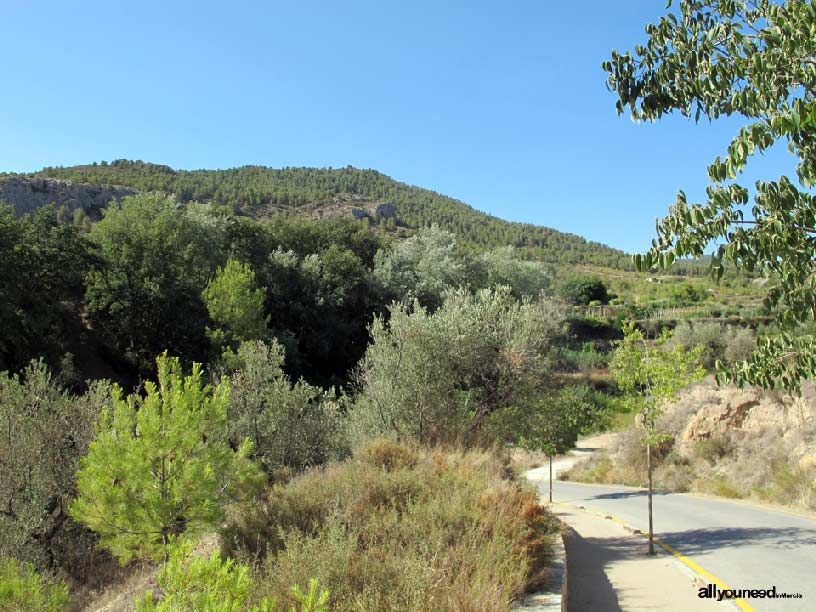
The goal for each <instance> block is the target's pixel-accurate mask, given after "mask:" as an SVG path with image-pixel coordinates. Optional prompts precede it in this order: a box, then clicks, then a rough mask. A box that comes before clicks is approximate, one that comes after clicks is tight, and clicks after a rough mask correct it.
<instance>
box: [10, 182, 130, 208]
mask: <svg viewBox="0 0 816 612" xmlns="http://www.w3.org/2000/svg"><path fill="white" fill-rule="evenodd" d="M135 193H137V191H136V190H135V189H130V188H129V187H118V186H110V187H109V186H98V185H88V184H85V183H74V182H72V181H61V180H57V179H46V178H28V177H16V176H13V177H9V178H5V179H0V201H5V202H8V203H9V204H11V207H12V208H13V209H14V213H15V214H17V215H19V216H22V215H25V214H28V213H32V212H34V211H35V210H37V209H38V208H40V207H42V206H47V205H48V204H55V205H56V207H57V208H59V207H61V206H63V205H65V206H66V207H67V208H68V212H69V213H73V212H74V210H76V209H78V208H81V209H82V210H84V211H85V213H86V214H87V215H88V216H89V217H91V218H92V219H98V218H100V217H101V211H102V209H103V208H105V207H106V206H107V205H108V204H109V203H110V202H111V201H112V200H120V199H122V198H123V197H125V196H129V195H133V194H135Z"/></svg>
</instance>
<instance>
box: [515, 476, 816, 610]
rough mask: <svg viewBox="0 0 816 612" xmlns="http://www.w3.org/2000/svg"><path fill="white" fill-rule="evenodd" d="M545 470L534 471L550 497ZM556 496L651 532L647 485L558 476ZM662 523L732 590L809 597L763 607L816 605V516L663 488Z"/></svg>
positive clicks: (660, 531)
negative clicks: (767, 590)
mask: <svg viewBox="0 0 816 612" xmlns="http://www.w3.org/2000/svg"><path fill="white" fill-rule="evenodd" d="M545 469H546V468H539V469H538V470H533V473H531V474H529V476H530V477H531V480H532V481H533V482H534V483H535V484H536V485H537V486H538V487H539V488H540V490H541V492H542V498H543V499H546V497H544V495H546V489H547V481H546V475H545V472H544V470H545ZM553 501H554V502H556V503H560V504H567V505H571V506H584V507H585V508H586V509H589V510H596V511H599V512H601V513H603V514H606V515H610V516H613V517H616V518H617V519H620V520H622V521H623V522H625V523H627V524H628V525H630V526H632V527H634V528H635V529H640V530H642V531H644V532H645V531H646V530H647V525H648V523H647V515H646V492H645V491H644V490H642V489H637V488H632V487H623V486H607V485H589V484H581V483H570V482H561V481H556V482H555V483H554V486H553ZM654 524H655V535H656V536H657V537H658V538H659V539H660V540H662V541H663V542H664V543H666V544H668V545H669V546H671V547H673V548H674V549H676V550H677V551H678V552H679V553H681V554H682V555H684V556H685V557H687V558H688V559H690V560H691V561H693V562H694V563H696V564H697V565H699V566H700V567H702V568H703V569H704V570H706V571H708V572H709V573H711V574H713V575H714V576H715V577H716V578H718V579H719V580H720V581H722V582H723V583H725V584H726V585H728V587H730V588H735V589H736V588H749V589H765V588H770V587H772V586H776V588H777V592H779V593H801V594H802V598H801V599H748V600H746V603H747V604H749V605H750V606H751V608H753V609H754V610H757V612H766V611H767V612H776V611H780V612H782V611H784V612H792V611H796V612H799V611H808V610H811V611H813V610H816V572H814V570H815V569H816V516H813V515H807V514H800V513H794V512H793V511H787V510H784V509H774V508H771V507H765V506H757V505H753V504H749V503H746V502H740V501H731V500H725V499H714V498H708V497H701V496H695V495H690V494H679V493H662V492H661V493H656V494H655V497H654ZM644 546H645V540H644ZM703 580H706V579H705V578H703ZM706 581H707V580H706Z"/></svg>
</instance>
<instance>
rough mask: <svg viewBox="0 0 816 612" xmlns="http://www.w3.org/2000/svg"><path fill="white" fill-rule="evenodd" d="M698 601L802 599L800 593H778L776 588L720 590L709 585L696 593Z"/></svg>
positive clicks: (715, 586)
mask: <svg viewBox="0 0 816 612" xmlns="http://www.w3.org/2000/svg"><path fill="white" fill-rule="evenodd" d="M697 597H699V598H700V599H716V600H717V601H722V600H723V599H802V594H801V593H778V592H777V590H776V586H772V587H771V588H770V589H721V588H719V587H717V585H716V584H709V585H708V586H705V587H701V588H700V590H699V591H697Z"/></svg>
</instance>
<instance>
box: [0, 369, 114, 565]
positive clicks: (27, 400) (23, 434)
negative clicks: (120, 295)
mask: <svg viewBox="0 0 816 612" xmlns="http://www.w3.org/2000/svg"><path fill="white" fill-rule="evenodd" d="M109 402H110V385H109V384H107V383H105V382H103V381H99V382H97V383H94V384H92V385H91V387H90V389H89V390H88V391H87V392H86V393H85V394H83V395H80V396H76V395H72V394H70V393H67V392H65V391H64V390H62V389H61V388H60V387H59V385H57V384H56V382H55V381H54V380H52V378H51V375H50V374H49V372H48V369H47V368H46V366H45V363H44V362H43V361H42V360H38V361H33V362H31V364H30V365H29V366H28V367H27V368H25V370H23V372H22V374H20V375H9V374H7V373H5V372H3V373H0V432H1V433H0V439H2V442H0V557H3V556H10V557H16V558H18V559H20V560H22V561H27V562H31V563H34V564H35V565H36V566H37V567H38V568H39V569H41V570H42V569H45V568H55V567H63V568H65V569H66V570H68V571H70V570H71V569H72V567H71V566H73V565H77V563H76V562H75V561H76V559H77V558H78V557H81V556H82V555H83V554H85V553H87V552H88V551H89V550H90V549H92V546H93V545H92V542H91V538H90V537H88V536H89V535H90V534H89V533H87V532H85V530H83V529H81V528H79V527H78V526H77V525H75V524H74V525H71V522H72V521H71V520H70V518H69V515H68V506H69V504H70V501H71V499H72V498H73V497H74V494H75V490H76V489H75V481H74V475H75V473H76V470H77V468H78V467H79V462H80V459H81V458H82V457H83V456H84V455H85V453H86V452H87V450H88V445H89V443H90V442H91V440H92V439H93V433H94V431H93V424H94V420H95V419H96V417H97V415H98V414H99V411H100V409H101V407H102V406H103V405H106V404H108V403H109ZM71 527H73V529H71ZM83 532H84V533H83Z"/></svg>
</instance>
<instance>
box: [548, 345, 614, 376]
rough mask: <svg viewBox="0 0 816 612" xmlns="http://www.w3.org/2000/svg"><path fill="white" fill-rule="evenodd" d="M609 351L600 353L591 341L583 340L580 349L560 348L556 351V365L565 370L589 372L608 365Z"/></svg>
mask: <svg viewBox="0 0 816 612" xmlns="http://www.w3.org/2000/svg"><path fill="white" fill-rule="evenodd" d="M610 358H611V355H610V353H601V352H600V351H598V350H597V349H596V348H595V344H594V343H593V342H584V343H583V344H582V345H581V349H580V350H577V351H576V350H575V349H570V348H562V349H560V350H559V351H558V362H557V363H558V367H559V369H563V370H566V371H570V372H574V371H578V372H589V371H592V370H601V369H603V368H606V367H608V366H609V360H610Z"/></svg>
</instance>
